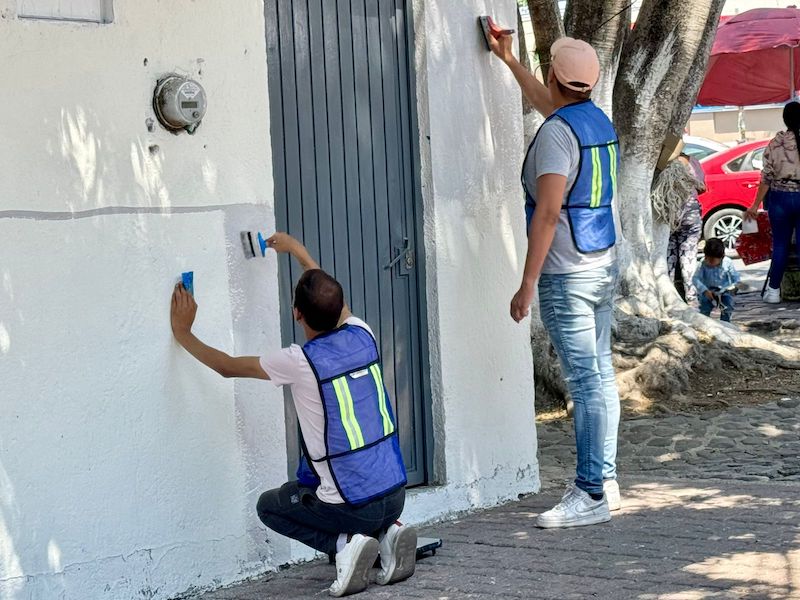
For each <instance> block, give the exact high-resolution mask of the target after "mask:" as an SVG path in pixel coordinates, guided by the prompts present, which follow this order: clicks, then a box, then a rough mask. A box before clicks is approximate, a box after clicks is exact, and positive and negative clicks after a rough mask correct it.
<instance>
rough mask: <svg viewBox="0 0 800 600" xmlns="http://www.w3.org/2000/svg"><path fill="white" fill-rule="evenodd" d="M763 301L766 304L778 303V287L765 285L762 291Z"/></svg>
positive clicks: (779, 297) (779, 293)
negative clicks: (765, 287)
mask: <svg viewBox="0 0 800 600" xmlns="http://www.w3.org/2000/svg"><path fill="white" fill-rule="evenodd" d="M764 302H766V303H767V304H780V302H781V291H780V289H775V288H773V287H767V289H766V290H765V291H764Z"/></svg>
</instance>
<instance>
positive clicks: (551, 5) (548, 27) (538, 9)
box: [528, 0, 564, 82]
mask: <svg viewBox="0 0 800 600" xmlns="http://www.w3.org/2000/svg"><path fill="white" fill-rule="evenodd" d="M528 12H530V15H531V22H532V23H533V36H534V37H535V38H536V56H537V57H538V58H539V65H540V66H541V68H542V80H543V81H545V82H546V81H547V73H548V71H549V70H550V46H552V45H553V42H555V41H556V40H557V39H558V38H560V37H563V36H564V24H563V23H562V22H561V13H560V12H559V10H558V2H557V0H528Z"/></svg>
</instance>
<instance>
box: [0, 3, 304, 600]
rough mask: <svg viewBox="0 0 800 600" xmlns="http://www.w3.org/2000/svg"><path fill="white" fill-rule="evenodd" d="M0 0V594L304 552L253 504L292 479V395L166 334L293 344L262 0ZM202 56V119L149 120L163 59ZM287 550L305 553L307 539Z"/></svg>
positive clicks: (205, 576) (62, 592)
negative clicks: (54, 18) (254, 244)
mask: <svg viewBox="0 0 800 600" xmlns="http://www.w3.org/2000/svg"><path fill="white" fill-rule="evenodd" d="M15 8H16V2H15V1H13V0H0V56H2V58H3V60H2V61H0V80H2V81H3V85H2V86H1V87H0V106H2V107H3V110H2V111H0V132H2V133H1V134H0V135H1V136H2V140H3V143H2V144H0V164H2V165H3V177H0V257H1V258H0V382H2V384H1V387H0V598H3V599H4V600H6V599H7V600H11V599H13V600H22V599H27V598H37V599H39V598H46V599H50V598H63V599H73V598H74V599H81V600H87V599H92V598H113V599H121V598H140V597H147V598H150V597H151V596H152V597H156V598H166V597H168V596H170V595H174V594H176V593H180V592H184V591H186V590H188V589H190V588H192V587H193V586H194V587H197V588H202V587H208V586H213V585H219V584H224V583H227V582H231V581H234V580H239V579H242V578H244V577H246V576H248V575H251V574H255V573H260V572H263V571H264V570H265V569H266V568H267V567H272V566H274V565H276V564H280V562H285V561H286V560H288V559H289V558H290V557H291V556H292V554H291V552H290V548H289V545H288V543H287V542H286V541H285V540H278V539H277V536H270V539H271V543H270V544H265V543H264V540H265V538H266V537H267V535H266V533H265V532H264V529H263V527H262V526H261V524H260V523H259V521H258V518H257V516H256V514H255V508H254V507H255V502H256V499H257V497H258V494H259V492H260V491H262V490H264V489H266V488H268V487H272V486H275V485H278V484H279V483H281V482H282V481H283V480H285V475H286V452H285V440H284V411H283V399H282V396H281V394H279V393H277V392H276V391H274V390H273V389H271V387H270V386H268V385H267V384H260V385H257V384H255V383H252V384H251V383H245V382H241V383H239V382H237V383H234V382H232V381H226V380H224V379H222V378H220V377H218V376H217V375H216V374H215V373H212V372H210V371H208V370H207V369H205V368H204V367H202V365H200V364H198V363H196V362H195V361H194V360H193V359H191V357H189V356H188V355H187V354H186V353H185V352H184V351H183V350H182V349H180V348H179V347H178V346H177V345H176V344H175V342H174V341H173V340H172V336H171V333H170V329H169V298H170V293H171V291H172V286H173V285H174V284H175V282H176V281H177V278H178V277H179V276H180V273H181V272H182V271H185V270H194V272H195V279H196V284H195V288H196V294H197V299H198V302H199V304H200V311H199V316H198V322H197V329H196V330H197V332H198V334H199V335H200V336H201V337H202V338H203V339H205V340H206V341H208V342H209V343H211V344H215V345H218V346H219V347H221V348H223V349H226V350H228V351H229V352H237V353H259V352H262V351H264V350H266V349H268V348H269V347H277V346H278V345H279V343H280V332H279V325H278V299H277V276H276V265H275V263H274V261H266V260H260V261H249V262H248V263H244V261H243V260H242V254H241V250H240V249H239V245H238V231H239V230H240V229H250V228H253V229H255V228H257V227H260V228H262V229H263V230H271V229H272V228H273V227H274V225H273V202H272V181H271V173H272V168H271V158H270V143H269V122H268V102H267V87H266V65H265V44H264V25H263V16H262V2H260V1H259V0H246V1H239V2H236V3H235V6H233V5H227V4H226V3H219V2H193V1H190V0H170V2H169V3H164V2H159V1H158V0H136V1H133V0H118V1H117V2H115V7H114V8H115V11H114V13H115V22H114V23H111V24H108V25H92V24H67V23H55V22H48V21H33V20H17V19H16V18H15ZM171 71H177V72H179V73H183V74H187V75H190V76H192V77H195V78H197V80H198V81H200V82H201V83H202V84H203V85H204V86H205V88H206V90H207V92H208V102H209V109H208V113H207V116H206V118H205V120H204V122H203V124H202V125H201V126H200V128H199V130H198V131H197V133H196V135H194V136H189V135H187V134H185V133H184V134H181V135H173V134H171V133H168V132H166V131H165V130H163V129H162V128H161V127H160V126H158V125H156V127H155V129H154V131H153V132H152V133H151V132H149V131H148V128H147V125H146V119H148V118H152V117H153V114H152V112H153V111H152V108H151V98H152V89H153V87H154V85H155V82H156V80H157V79H158V78H159V77H160V76H162V75H164V74H166V73H168V72H171ZM295 555H297V554H296V553H295Z"/></svg>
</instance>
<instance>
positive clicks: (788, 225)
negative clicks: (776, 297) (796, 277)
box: [767, 190, 800, 289]
mask: <svg viewBox="0 0 800 600" xmlns="http://www.w3.org/2000/svg"><path fill="white" fill-rule="evenodd" d="M767 211H768V212H769V224H770V226H771V227H772V264H771V265H770V268H769V287H771V288H773V289H779V288H780V287H781V282H782V281H783V274H784V272H785V271H786V263H787V262H788V259H789V246H790V245H791V243H792V233H794V232H795V230H796V229H800V228H798V225H800V192H778V191H774V190H770V192H769V194H768V196H767ZM796 243H797V246H798V248H797V255H798V256H799V257H800V235H798V236H797V239H796Z"/></svg>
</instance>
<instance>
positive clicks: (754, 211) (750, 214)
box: [744, 206, 758, 221]
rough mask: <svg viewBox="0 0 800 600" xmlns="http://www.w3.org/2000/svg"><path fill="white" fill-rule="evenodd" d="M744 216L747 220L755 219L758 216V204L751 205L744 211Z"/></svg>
mask: <svg viewBox="0 0 800 600" xmlns="http://www.w3.org/2000/svg"><path fill="white" fill-rule="evenodd" d="M744 218H745V220H747V221H755V220H756V218H758V206H751V207H750V208H748V209H747V210H746V211H745V213H744Z"/></svg>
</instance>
